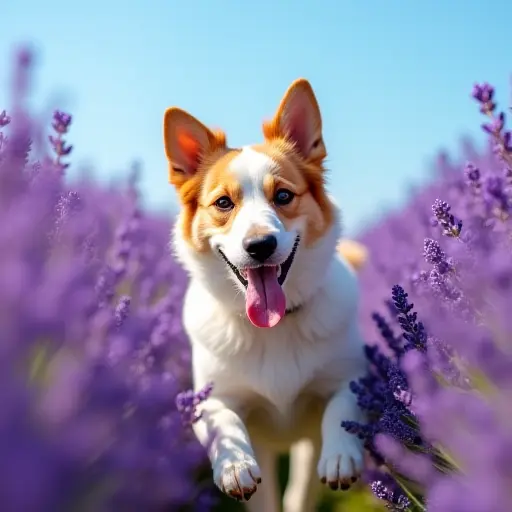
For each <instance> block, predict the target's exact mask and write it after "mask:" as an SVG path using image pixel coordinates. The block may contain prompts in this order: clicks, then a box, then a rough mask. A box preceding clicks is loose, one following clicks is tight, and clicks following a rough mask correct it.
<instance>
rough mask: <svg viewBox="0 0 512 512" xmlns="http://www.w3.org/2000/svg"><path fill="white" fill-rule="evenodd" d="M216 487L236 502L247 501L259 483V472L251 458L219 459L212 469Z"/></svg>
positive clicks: (245, 456)
mask: <svg viewBox="0 0 512 512" xmlns="http://www.w3.org/2000/svg"><path fill="white" fill-rule="evenodd" d="M213 479H214V481H215V484H216V485H217V487H218V488H219V489H220V490H221V491H222V492H224V493H225V494H227V495H228V496H231V497H232V498H234V499H235V500H237V501H249V500H250V499H251V496H252V495H253V494H254V493H255V492H256V489H257V488H258V484H260V483H261V472H260V468H259V467H258V464H257V463H256V461H255V460H254V458H253V457H251V456H249V455H244V456H243V457H239V456H236V457H233V456H224V457H222V456H221V457H219V458H218V459H217V461H216V462H215V464H214V467H213Z"/></svg>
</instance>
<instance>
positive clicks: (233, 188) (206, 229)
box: [180, 149, 243, 251]
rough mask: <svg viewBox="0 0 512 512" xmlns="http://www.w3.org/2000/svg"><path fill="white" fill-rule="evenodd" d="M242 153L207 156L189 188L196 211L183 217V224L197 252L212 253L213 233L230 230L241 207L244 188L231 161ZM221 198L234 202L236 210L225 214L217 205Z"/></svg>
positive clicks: (225, 152) (231, 151)
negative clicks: (211, 239)
mask: <svg viewBox="0 0 512 512" xmlns="http://www.w3.org/2000/svg"><path fill="white" fill-rule="evenodd" d="M239 153H240V150H239V149H229V150H226V151H224V152H223V154H221V155H219V154H217V155H216V154H213V155H210V156H208V157H207V158H206V159H205V160H204V162H202V164H201V166H200V168H199V169H198V172H197V174H196V176H194V184H193V185H192V186H191V189H190V195H191V196H192V197H193V201H192V203H191V204H194V208H193V209H192V208H191V209H190V211H189V212H188V213H187V215H186V216H184V217H183V219H182V223H183V224H182V225H183V232H184V236H185V238H186V239H187V240H188V241H189V242H190V243H191V244H192V245H193V246H194V247H195V248H196V249H197V250H198V251H207V250H209V245H208V238H209V237H210V236H212V234H213V233H226V232H228V231H229V229H230V228H231V225H232V223H233V221H234V219H235V217H236V214H237V212H238V210H239V209H240V207H241V205H242V199H243V198H242V188H241V186H240V183H239V182H238V181H237V180H236V179H235V177H234V176H233V174H232V173H231V172H230V171H229V164H230V162H231V161H232V160H233V158H235V157H236V156H237V155H238V154H239ZM196 179H197V181H195V180H196ZM180 195H181V194H180ZM222 196H228V197H229V198H230V199H231V201H232V202H233V203H234V208H233V209H231V210H228V211H222V210H219V209H218V208H217V207H216V206H215V201H217V199H219V198H221V197H222ZM185 233H186V234H185Z"/></svg>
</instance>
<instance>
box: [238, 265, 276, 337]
mask: <svg viewBox="0 0 512 512" xmlns="http://www.w3.org/2000/svg"><path fill="white" fill-rule="evenodd" d="M285 310H286V298H285V296H284V293H283V290H282V289H281V285H280V284H279V283H278V282H277V266H276V267H259V268H250V269H247V291H246V293H245V311H246V313H247V316H248V317H249V320H250V321H251V322H252V323H253V324H254V325H255V326H256V327H274V325H276V324H277V323H278V322H279V320H281V318H283V316H284V312H285Z"/></svg>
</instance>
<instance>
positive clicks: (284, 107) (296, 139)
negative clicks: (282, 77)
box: [263, 78, 327, 161]
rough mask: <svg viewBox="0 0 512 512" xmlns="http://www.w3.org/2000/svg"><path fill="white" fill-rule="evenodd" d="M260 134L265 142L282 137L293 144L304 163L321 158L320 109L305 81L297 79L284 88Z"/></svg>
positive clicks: (322, 146)
mask: <svg viewBox="0 0 512 512" xmlns="http://www.w3.org/2000/svg"><path fill="white" fill-rule="evenodd" d="M263 134H264V135H265V138H266V139H267V140H271V139H275V138H284V139H287V140H289V141H291V142H293V143H294V144H295V147H296V148H297V150H298V151H299V152H300V154H301V155H302V157H303V158H305V159H306V160H308V161H321V160H322V159H323V158H325V156H326V154H327V153H326V149H325V145H324V141H323V138H322V117H321V115H320V108H319V107H318V102H317V100H316V97H315V93H314V92H313V88H312V87H311V84H310V83H309V82H308V81H307V80H306V79H304V78H299V79H298V80H295V82H293V83H292V84H291V85H290V87H288V90H287V91H286V92H285V94H284V96H283V99H282V100H281V103H280V104H279V107H278V108H277V112H276V113H275V115H274V118H273V119H272V120H271V121H267V122H265V123H263Z"/></svg>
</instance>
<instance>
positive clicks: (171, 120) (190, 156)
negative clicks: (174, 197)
mask: <svg viewBox="0 0 512 512" xmlns="http://www.w3.org/2000/svg"><path fill="white" fill-rule="evenodd" d="M164 146H165V154H166V156H167V160H168V161H169V181H170V183H172V184H173V185H174V186H175V187H176V188H178V189H179V188H180V187H181V186H182V185H183V184H184V183H185V182H186V181H188V180H189V179H190V178H191V177H192V176H194V175H195V174H196V172H197V170H198V168H199V166H200V165H201V163H202V162H203V160H204V158H205V157H206V156H207V155H208V154H209V153H211V152H213V151H215V150H216V149H220V148H225V147H226V136H225V134H224V133H223V132H221V131H215V132H213V131H212V130H210V129H209V128H207V127H206V126H205V125H204V124H203V123H201V122H200V121H198V120H197V119H196V118H195V117H194V116H191V115H190V114H189V113H188V112H185V111H184V110H182V109H180V108H176V107H171V108H168V109H167V110H166V112H165V114H164Z"/></svg>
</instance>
